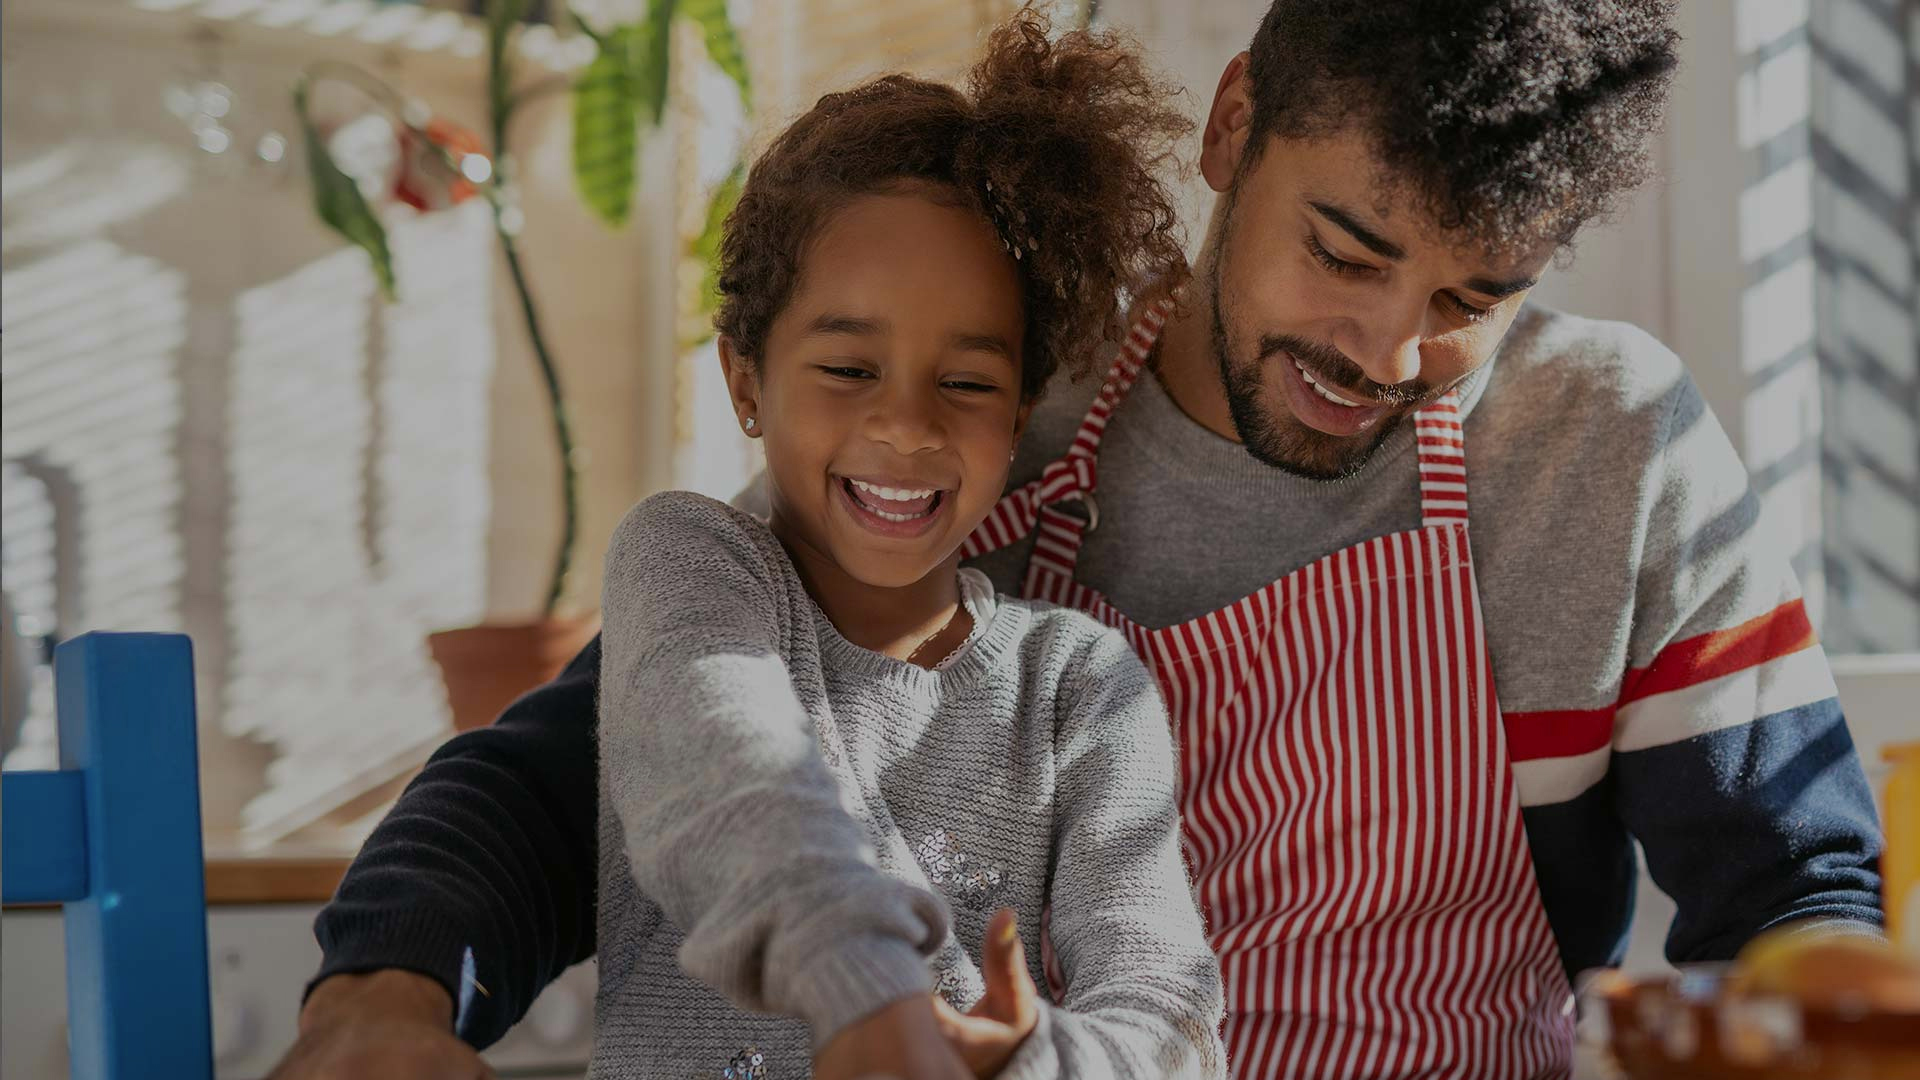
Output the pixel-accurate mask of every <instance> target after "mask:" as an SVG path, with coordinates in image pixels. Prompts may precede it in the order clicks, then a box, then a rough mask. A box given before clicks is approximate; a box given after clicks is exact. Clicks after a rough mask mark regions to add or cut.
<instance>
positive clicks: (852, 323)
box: [800, 312, 887, 337]
mask: <svg viewBox="0 0 1920 1080" xmlns="http://www.w3.org/2000/svg"><path fill="white" fill-rule="evenodd" d="M886 332H887V323H886V320H884V319H871V318H867V317H865V316H861V315H841V314H835V313H833V312H828V313H826V314H824V315H819V316H816V317H815V318H814V320H813V321H812V322H810V323H808V324H807V328H806V330H804V331H802V332H801V335H800V336H802V337H812V336H813V335H815V334H846V335H849V336H852V337H873V336H876V335H879V334H884V333H886Z"/></svg>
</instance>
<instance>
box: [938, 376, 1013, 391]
mask: <svg viewBox="0 0 1920 1080" xmlns="http://www.w3.org/2000/svg"><path fill="white" fill-rule="evenodd" d="M940 385H942V386H944V387H946V388H947V389H949V390H959V391H961V392H963V393H968V394H991V393H993V392H994V391H996V390H998V389H1000V388H999V387H997V386H994V385H993V384H991V383H983V382H974V381H972V380H971V379H948V380H947V381H946V382H944V383H941V384H940Z"/></svg>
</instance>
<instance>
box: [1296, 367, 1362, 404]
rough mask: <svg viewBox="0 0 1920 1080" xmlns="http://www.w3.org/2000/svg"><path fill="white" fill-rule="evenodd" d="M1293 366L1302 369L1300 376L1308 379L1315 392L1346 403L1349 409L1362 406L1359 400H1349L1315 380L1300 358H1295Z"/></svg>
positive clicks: (1336, 401)
mask: <svg viewBox="0 0 1920 1080" xmlns="http://www.w3.org/2000/svg"><path fill="white" fill-rule="evenodd" d="M1293 366H1294V367H1297V368H1299V369H1300V377H1301V378H1303V379H1305V380H1307V385H1308V386H1311V387H1313V392H1314V393H1316V394H1319V395H1320V396H1321V397H1323V398H1326V399H1327V400H1328V401H1331V402H1333V403H1334V404H1335V405H1345V406H1346V407H1347V408H1349V409H1358V408H1361V405H1360V403H1359V402H1357V401H1348V400H1347V399H1346V398H1343V397H1341V396H1340V395H1338V394H1336V393H1334V392H1333V391H1331V390H1329V389H1327V388H1326V387H1324V386H1321V385H1320V384H1319V383H1317V382H1314V381H1313V375H1312V374H1311V373H1309V372H1308V371H1307V365H1305V364H1303V363H1301V362H1300V361H1298V360H1295V361H1294V362H1293Z"/></svg>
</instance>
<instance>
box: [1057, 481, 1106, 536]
mask: <svg viewBox="0 0 1920 1080" xmlns="http://www.w3.org/2000/svg"><path fill="white" fill-rule="evenodd" d="M1073 499H1078V500H1080V501H1081V502H1083V503H1086V504H1087V519H1086V526H1085V529H1084V531H1085V532H1092V531H1093V530H1095V529H1097V528H1099V527H1100V504H1099V503H1098V502H1096V501H1094V498H1093V492H1091V491H1071V492H1068V493H1067V494H1065V495H1062V496H1061V497H1060V501H1059V502H1058V503H1055V504H1054V505H1055V506H1059V505H1061V504H1063V503H1066V502H1068V501H1070V500H1073Z"/></svg>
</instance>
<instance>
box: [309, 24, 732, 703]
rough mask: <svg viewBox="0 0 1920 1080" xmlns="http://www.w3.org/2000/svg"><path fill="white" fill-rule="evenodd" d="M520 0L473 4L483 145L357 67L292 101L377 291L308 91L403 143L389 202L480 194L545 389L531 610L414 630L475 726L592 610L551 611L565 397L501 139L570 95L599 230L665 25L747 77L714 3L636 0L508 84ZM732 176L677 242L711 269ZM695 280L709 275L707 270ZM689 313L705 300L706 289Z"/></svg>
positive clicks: (659, 110)
mask: <svg viewBox="0 0 1920 1080" xmlns="http://www.w3.org/2000/svg"><path fill="white" fill-rule="evenodd" d="M527 6H528V3H527V0H488V3H487V6H486V28H485V29H486V73H485V74H486V102H487V121H488V122H487V133H486V138H485V140H484V141H482V140H481V139H480V138H479V137H477V136H475V135H472V134H470V133H467V132H465V131H463V130H462V129H460V128H459V127H457V126H456V125H453V124H450V123H447V122H445V121H443V120H440V119H438V118H436V117H433V116H432V115H431V114H429V113H427V112H426V111H425V110H424V109H422V108H421V107H419V106H418V105H414V104H411V103H410V102H409V101H408V99H407V98H406V97H405V96H403V95H402V94H401V93H400V91H398V90H397V89H395V88H394V87H392V86H390V85H389V84H387V83H386V82H385V81H383V80H381V79H379V78H377V77H376V76H374V75H372V74H370V73H368V72H367V71H365V70H364V69H361V68H357V67H353V66H350V65H344V64H337V63H321V64H315V65H313V66H311V67H309V68H308V69H307V70H306V71H305V72H303V73H302V75H301V78H300V79H299V81H298V82H297V84H296V85H295V87H294V91H293V103H294V109H295V112H296V113H297V114H298V117H299V120H300V124H301V128H302V133H303V136H304V143H305V150H306V155H307V168H308V177H309V181H310V183H311V186H312V195H313V205H314V210H315V212H316V213H317V214H318V215H319V217H320V220H321V221H322V222H324V223H325V224H326V225H327V226H328V227H329V228H331V229H333V230H334V231H335V232H337V233H339V234H340V236H342V237H343V238H345V239H346V240H347V241H349V242H350V243H352V244H354V245H356V246H358V247H360V248H362V249H363V250H365V252H366V253H367V256H368V258H369V259H370V260H371V261H372V265H373V270H374V275H375V277H376V279H377V280H378V281H379V283H380V287H381V290H382V292H383V293H384V294H385V296H386V297H387V298H388V299H389V300H391V299H393V298H394V297H395V295H396V283H395V281H394V274H393V261H392V256H391V254H390V252H389V250H388V246H387V238H386V230H385V228H384V227H383V226H382V224H381V221H380V217H379V216H378V215H377V214H376V213H375V211H374V208H373V206H372V205H371V204H369V202H368V200H367V197H366V194H365V193H364V191H363V185H362V181H361V180H360V179H359V178H356V177H353V176H349V175H348V174H347V173H346V172H345V171H343V170H342V169H341V167H340V166H339V164H337V163H336V161H335V160H334V158H333V155H332V153H331V152H330V150H329V147H328V142H327V139H326V138H325V137H324V136H323V134H322V132H321V129H320V126H319V125H318V124H317V123H316V121H315V119H314V117H313V111H312V108H311V102H310V95H311V90H312V89H313V88H314V87H316V86H318V85H320V84H322V83H325V82H330V81H333V82H343V83H346V84H349V85H351V86H352V87H354V88H356V89H357V90H359V91H360V92H361V93H362V94H363V95H364V96H365V97H366V98H367V99H369V100H370V101H371V102H372V103H373V105H374V107H375V108H376V109H378V110H379V112H380V113H381V114H383V115H384V117H385V118H386V119H387V120H388V121H389V122H391V123H392V125H393V129H394V132H395V136H396V139H397V140H398V143H399V146H400V149H401V151H402V153H401V155H400V157H401V168H400V170H399V173H398V180H397V181H395V182H394V183H393V185H392V186H391V188H390V189H389V194H390V195H391V196H392V197H393V198H394V199H395V200H397V201H401V202H406V203H409V204H411V205H413V206H415V207H416V208H419V209H422V210H430V209H432V208H434V207H435V206H439V205H446V204H448V203H452V202H459V201H462V200H464V199H466V198H482V199H485V200H486V203H487V205H488V206H489V208H490V210H491V212H492V221H493V227H494V233H495V235H496V237H497V239H498V242H499V248H500V253H501V257H502V260H503V261H504V262H505V264H506V267H507V271H508V275H509V277H510V278H511V280H512V283H513V287H514V291H515V295H516V297H517V299H518V301H519V309H520V314H521V317H522V321H523V323H524V325H525V329H526V334H527V341H528V344H529V345H530V347H531V349H532V352H533V355H534V359H535V361H536V363H537V364H538V367H539V372H540V377H541V384H542V386H543V388H544V389H545V392H546V404H547V407H548V411H549V414H550V418H551V421H552V428H553V436H554V442H555V445H556V448H557V449H558V451H559V461H560V476H559V492H558V493H559V496H560V513H561V535H560V542H559V545H558V548H557V549H556V550H555V552H554V556H553V561H552V563H551V566H550V569H549V572H548V576H547V586H546V592H545V601H544V603H543V605H542V608H541V611H540V616H539V618H538V619H536V620H534V621H533V622H530V623H515V624H493V625H488V626H480V627H470V628H464V629H460V630H451V631H443V632H441V633H438V634H434V635H432V636H431V637H430V638H429V644H430V646H431V648H432V651H433V653H434V656H435V659H436V661H438V662H439V664H440V666H441V669H442V671H443V674H444V675H445V676H446V680H447V689H448V696H449V699H450V701H451V702H452V705H453V708H454V714H455V723H456V725H457V726H460V727H472V726H477V725H480V724H485V723H489V722H491V721H492V719H493V717H494V716H495V715H497V714H498V711H499V710H500V709H501V708H503V707H505V705H506V704H507V703H508V702H510V701H511V700H512V699H513V698H514V697H515V696H517V695H518V694H519V693H521V692H523V691H525V690H526V689H528V688H530V687H532V686H534V685H536V684H537V683H539V682H541V681H543V680H544V679H546V678H550V677H551V676H552V675H553V674H554V673H555V672H556V671H557V670H558V669H559V667H560V666H561V665H562V664H564V663H565V662H566V660H567V659H568V658H570V657H571V656H572V655H573V653H574V652H575V651H577V650H578V648H579V647H580V646H582V645H584V644H585V642H586V640H587V639H588V638H589V637H591V635H592V633H593V632H594V630H595V627H596V623H595V620H594V619H593V618H591V617H586V618H579V617H568V616H566V615H565V614H563V613H562V612H561V611H560V610H559V609H560V605H561V601H562V598H563V597H564V596H565V594H566V588H567V580H568V574H569V572H570V570H571V568H572V561H573V554H574V550H573V549H574V547H575V546H576V541H577V539H578V533H579V518H580V495H579V487H580V475H579V467H578V455H577V454H576V453H575V442H574V434H573V429H572V425H571V423H570V421H569V418H568V412H567V400H566V396H565V394H564V393H563V391H562V388H561V384H560V378H559V373H558V369H557V368H556V367H555V364H554V360H553V355H552V353H551V351H550V350H549V348H548V344H547V338H546V336H545V334H544V333H543V332H542V329H541V322H540V310H539V306H538V304H537V303H536V298H535V295H534V292H533V289H532V287H531V285H530V284H529V281H528V276H527V271H526V267H525V265H524V263H523V261H522V258H521V255H520V252H519V246H518V243H517V237H518V236H519V234H520V231H521V229H522V228H523V227H524V225H525V222H524V217H523V215H522V214H521V212H520V210H519V209H518V205H517V199H516V198H515V193H514V188H513V185H514V183H515V167H514V159H513V155H512V146H511V145H510V142H509V138H508V136H509V131H510V126H511V123H512V121H513V119H514V117H515V116H516V115H517V113H518V112H519V110H520V109H521V108H522V107H524V106H525V105H526V104H527V103H528V102H530V101H532V100H534V99H535V98H538V97H541V96H543V95H546V94H549V93H554V92H559V91H565V92H569V93H570V94H571V96H572V116H573V172H574V179H575V184H576V187H577V188H578V191H579V193H580V196H581V199H582V201H583V202H584V203H585V204H586V206H587V207H588V208H589V209H590V210H592V211H593V213H594V214H595V215H596V216H598V217H599V218H600V219H602V220H603V221H604V222H606V223H607V224H608V225H609V226H612V227H620V226H623V225H625V224H626V222H627V219H628V215H629V214H630V212H631V209H632V204H633V194H634V188H635V185H636V183H637V156H638V152H639V145H640V132H641V130H642V128H643V127H653V126H657V125H658V124H659V123H660V122H661V120H662V118H663V117H664V115H665V110H666V103H667V87H668V77H669V74H670V69H669V65H670V58H671V56H672V49H671V47H670V46H671V41H672V32H673V27H674V23H675V21H676V20H682V19H684V20H686V21H688V22H690V23H691V24H693V25H694V26H695V27H697V29H698V30H699V34H700V37H701V40H702V41H703V42H704V44H705V47H706V53H707V56H708V58H709V60H710V61H711V62H712V63H713V64H715V65H716V66H717V67H718V68H719V69H720V70H721V71H723V72H725V73H726V74H727V75H728V76H729V77H730V78H731V79H732V81H733V83H734V85H735V86H736V87H737V88H738V90H739V92H740V95H741V101H742V103H743V105H747V106H748V107H749V108H750V107H751V97H750V84H749V80H748V76H747V68H746V60H745V55H744V53H743V52H742V50H741V46H740V39H739V35H738V33H737V32H736V30H735V28H734V26H733V23H732V22H731V20H730V19H729V17H728V14H727V8H726V0H648V3H647V5H646V10H645V12H644V14H643V15H642V16H641V17H640V18H638V19H637V20H635V21H633V22H629V23H621V24H617V25H613V26H608V27H604V28H595V27H591V26H589V25H588V24H587V23H586V22H585V20H583V19H580V18H578V17H574V18H573V20H572V21H573V22H574V24H575V25H577V26H578V27H579V29H580V30H581V31H582V32H583V33H585V34H586V35H587V36H588V37H589V38H591V39H592V41H593V43H594V49H595V51H594V57H593V59H592V61H591V62H589V63H588V64H587V65H586V66H585V67H584V68H582V69H581V70H580V71H579V72H578V73H577V74H576V75H574V76H572V77H571V78H561V79H557V80H556V79H542V80H536V81H532V82H530V83H526V84H523V83H522V81H521V80H519V79H518V78H517V77H516V71H515V59H516V56H515V54H516V41H517V38H518V35H519V34H520V33H522V32H523V18H524V16H525V15H526V9H527ZM740 176H741V170H740V169H738V168H736V169H735V170H734V172H733V174H732V175H731V176H729V178H728V179H727V180H726V181H725V182H722V183H721V184H720V185H718V186H717V187H716V188H715V190H714V192H713V194H712V197H711V202H710V204H709V206H708V208H707V213H706V215H705V222H706V226H705V229H704V230H703V232H702V233H701V235H699V236H697V237H695V238H694V239H693V240H691V241H690V242H689V243H688V245H687V251H686V252H685V255H686V257H688V258H698V259H702V260H705V261H707V262H709V263H710V262H711V259H712V257H713V254H714V253H715V251H717V249H718V244H719V227H720V223H721V222H722V221H723V220H724V219H725V217H726V214H727V212H728V211H729V210H731V209H732V203H733V201H734V200H736V199H737V198H738V196H739V180H740ZM709 280H710V278H709ZM704 292H705V293H706V294H707V295H705V296H703V298H702V300H701V303H702V305H703V306H705V305H710V304H711V303H712V297H711V295H710V294H711V292H712V290H711V289H710V288H709V289H707V290H704Z"/></svg>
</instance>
